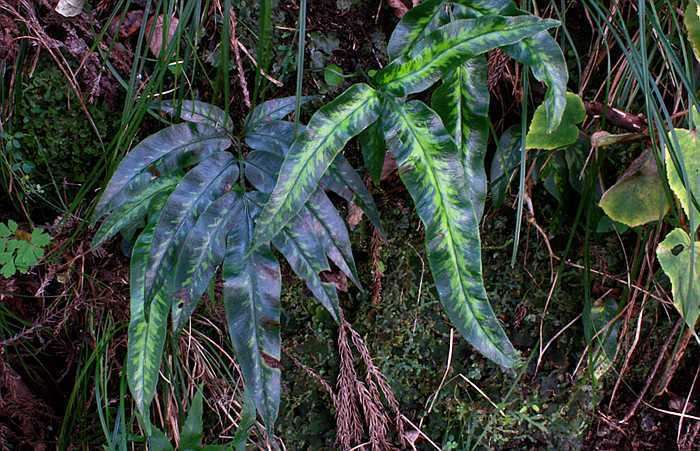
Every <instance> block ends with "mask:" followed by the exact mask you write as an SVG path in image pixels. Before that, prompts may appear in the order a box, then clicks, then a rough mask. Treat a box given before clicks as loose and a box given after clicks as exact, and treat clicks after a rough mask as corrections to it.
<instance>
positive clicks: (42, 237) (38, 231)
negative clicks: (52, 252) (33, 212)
mask: <svg viewBox="0 0 700 451" xmlns="http://www.w3.org/2000/svg"><path fill="white" fill-rule="evenodd" d="M50 242H51V235H49V234H48V233H46V232H44V229H42V228H41V227H37V228H35V229H34V230H32V244H33V245H34V246H39V247H44V246H46V245H48V244H49V243H50Z"/></svg>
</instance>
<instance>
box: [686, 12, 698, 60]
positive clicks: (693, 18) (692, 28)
mask: <svg viewBox="0 0 700 451" xmlns="http://www.w3.org/2000/svg"><path fill="white" fill-rule="evenodd" d="M699 16H700V6H698V4H697V3H694V2H692V1H689V2H688V6H687V7H686V8H685V14H684V15H683V23H685V28H686V30H687V31H688V42H690V45H691V47H692V48H693V53H695V58H696V59H697V60H698V61H700V17H699Z"/></svg>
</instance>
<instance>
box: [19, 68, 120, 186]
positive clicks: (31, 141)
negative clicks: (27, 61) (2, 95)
mask: <svg viewBox="0 0 700 451" xmlns="http://www.w3.org/2000/svg"><path fill="white" fill-rule="evenodd" d="M88 111H89V113H90V116H91V117H92V120H93V122H94V124H95V126H96V128H97V129H98V130H99V132H100V134H101V135H102V138H103V140H107V143H108V142H109V136H111V135H112V134H113V132H114V131H115V130H116V128H117V126H118V115H115V114H112V113H111V112H110V110H109V108H108V107H107V105H105V104H103V103H96V104H94V105H89V106H88ZM12 132H13V134H15V135H16V134H17V133H19V134H20V136H21V138H20V140H19V143H20V149H19V152H17V153H16V154H15V155H13V159H14V161H13V163H15V164H17V163H19V164H20V165H21V166H23V169H25V170H27V169H28V171H26V172H28V175H29V177H30V179H31V180H32V182H33V183H38V184H41V185H47V184H49V183H52V181H55V182H56V183H57V184H58V185H59V186H61V185H63V184H64V182H68V187H70V186H71V185H70V183H82V182H84V181H86V179H88V178H89V177H90V176H91V175H93V174H94V173H95V172H94V167H95V165H96V164H97V162H98V161H99V159H100V157H101V156H102V148H101V146H100V144H99V140H98V139H96V135H95V130H94V129H93V127H92V125H91V124H90V121H89V120H88V118H87V117H86V115H85V112H84V111H83V110H82V108H81V106H80V103H79V102H78V99H77V98H76V97H75V95H74V94H73V92H72V91H71V89H70V87H69V86H68V84H67V82H66V80H65V77H64V75H63V74H62V73H61V71H60V70H59V69H57V68H56V67H55V66H54V65H50V64H48V63H47V64H46V65H45V66H44V65H42V66H39V68H37V70H36V71H35V72H34V73H33V75H32V76H31V77H30V78H25V79H24V80H22V81H21V84H20V89H18V90H17V92H16V97H15V114H14V119H13V123H12Z"/></svg>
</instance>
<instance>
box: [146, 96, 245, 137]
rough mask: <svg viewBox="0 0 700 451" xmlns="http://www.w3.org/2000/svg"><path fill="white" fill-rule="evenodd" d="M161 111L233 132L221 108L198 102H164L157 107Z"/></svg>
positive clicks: (228, 118)
mask: <svg viewBox="0 0 700 451" xmlns="http://www.w3.org/2000/svg"><path fill="white" fill-rule="evenodd" d="M158 106H159V108H160V110H161V111H163V112H165V113H168V114H170V115H172V116H175V115H177V116H178V117H179V118H180V119H182V120H183V121H187V122H193V123H196V124H204V125H208V126H209V127H212V128H215V129H218V130H227V131H229V132H230V131H232V130H233V121H232V120H231V118H230V117H229V116H228V115H227V114H226V112H225V111H224V110H222V109H221V108H219V107H217V106H215V105H212V104H210V103H205V102H200V101H199V100H183V101H182V102H174V101H171V100H165V101H163V102H161V103H160V104H159V105H158Z"/></svg>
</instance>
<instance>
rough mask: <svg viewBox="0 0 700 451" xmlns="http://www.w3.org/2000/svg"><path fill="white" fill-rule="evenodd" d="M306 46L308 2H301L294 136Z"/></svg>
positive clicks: (298, 116)
mask: <svg viewBox="0 0 700 451" xmlns="http://www.w3.org/2000/svg"><path fill="white" fill-rule="evenodd" d="M305 46H306V0H301V2H300V4H299V44H298V49H297V86H296V94H295V95H296V106H295V108H294V136H295V137H296V135H297V133H298V130H299V119H300V116H301V96H302V85H303V82H304V48H305Z"/></svg>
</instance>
